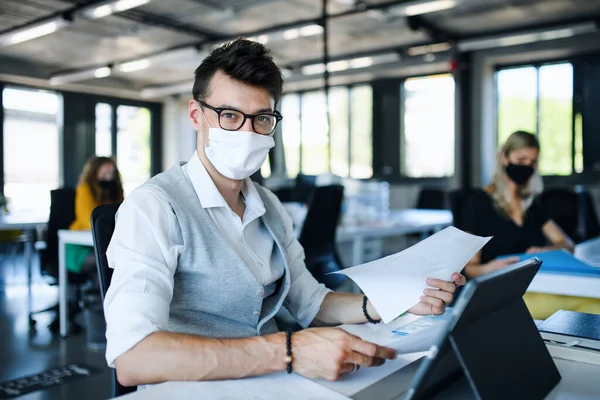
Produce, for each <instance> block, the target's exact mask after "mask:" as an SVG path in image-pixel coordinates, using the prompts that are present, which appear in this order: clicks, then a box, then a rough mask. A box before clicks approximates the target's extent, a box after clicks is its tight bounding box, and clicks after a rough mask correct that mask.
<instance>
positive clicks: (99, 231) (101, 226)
mask: <svg viewBox="0 0 600 400" xmlns="http://www.w3.org/2000/svg"><path fill="white" fill-rule="evenodd" d="M120 205H121V204H120V203H115V204H105V205H102V206H98V207H96V208H95V209H94V211H92V218H91V223H92V239H93V241H94V252H95V254H96V265H97V266H98V281H99V282H100V296H101V297H102V303H104V296H105V295H106V292H107V291H108V287H109V286H110V280H111V279H112V274H113V270H112V269H111V268H110V267H109V266H108V260H107V259H106V249H108V245H109V244H110V240H111V238H112V235H113V232H114V230H115V216H116V214H117V210H118V209H119V206H120ZM110 375H111V381H112V388H113V393H112V397H117V396H122V395H125V394H128V393H132V392H135V391H136V390H137V386H123V385H121V384H120V383H119V381H118V380H117V372H116V370H115V369H114V368H111V371H110Z"/></svg>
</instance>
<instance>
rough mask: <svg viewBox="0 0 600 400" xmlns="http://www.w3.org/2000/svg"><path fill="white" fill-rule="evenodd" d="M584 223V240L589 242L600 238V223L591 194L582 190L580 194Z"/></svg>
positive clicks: (582, 221)
mask: <svg viewBox="0 0 600 400" xmlns="http://www.w3.org/2000/svg"><path fill="white" fill-rule="evenodd" d="M578 195H579V205H580V212H581V223H582V225H583V226H582V238H581V240H582V241H583V240H588V239H592V238H595V237H598V236H600V221H599V220H598V213H597V211H596V206H595V205H594V199H593V198H592V195H591V194H590V192H588V191H586V190H582V191H581V192H579V193H578Z"/></svg>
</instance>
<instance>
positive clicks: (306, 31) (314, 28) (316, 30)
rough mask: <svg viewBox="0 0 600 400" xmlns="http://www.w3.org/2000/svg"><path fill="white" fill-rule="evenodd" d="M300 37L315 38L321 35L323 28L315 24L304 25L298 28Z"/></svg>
mask: <svg viewBox="0 0 600 400" xmlns="http://www.w3.org/2000/svg"><path fill="white" fill-rule="evenodd" d="M299 32H300V36H304V37H307V36H315V35H320V34H321V33H323V27H322V26H321V25H317V24H311V25H306V26H303V27H302V28H300V30H299Z"/></svg>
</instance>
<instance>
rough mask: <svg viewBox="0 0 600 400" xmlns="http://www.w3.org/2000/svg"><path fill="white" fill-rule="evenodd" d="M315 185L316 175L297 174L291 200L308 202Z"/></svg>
mask: <svg viewBox="0 0 600 400" xmlns="http://www.w3.org/2000/svg"><path fill="white" fill-rule="evenodd" d="M316 186H317V177H316V176H315V175H304V174H298V176H296V181H295V185H294V190H293V194H292V201H297V202H299V203H305V204H307V203H309V202H310V199H311V198H312V196H313V194H314V192H315V188H316Z"/></svg>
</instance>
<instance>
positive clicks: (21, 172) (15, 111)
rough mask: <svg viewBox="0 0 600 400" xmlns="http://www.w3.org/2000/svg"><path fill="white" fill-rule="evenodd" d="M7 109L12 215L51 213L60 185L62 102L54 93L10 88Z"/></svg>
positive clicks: (4, 95) (4, 102)
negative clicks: (53, 194) (51, 194)
mask: <svg viewBox="0 0 600 400" xmlns="http://www.w3.org/2000/svg"><path fill="white" fill-rule="evenodd" d="M2 105H3V107H4V113H5V114H4V195H5V196H6V197H7V198H8V201H9V205H8V206H9V209H10V211H27V212H36V213H48V212H49V210H50V191H51V190H53V189H56V188H58V187H59V185H60V172H59V165H60V158H59V157H60V126H59V123H58V115H59V113H60V109H61V99H60V97H59V95H58V94H56V93H54V92H47V91H41V90H30V89H20V88H13V87H7V88H5V89H4V90H3V92H2Z"/></svg>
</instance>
